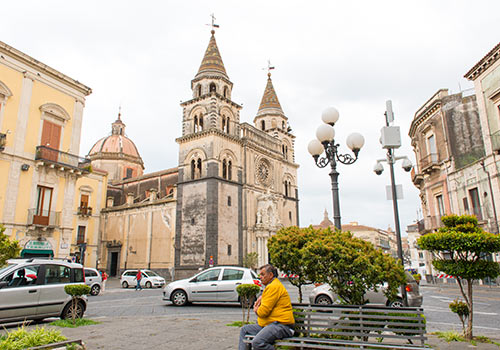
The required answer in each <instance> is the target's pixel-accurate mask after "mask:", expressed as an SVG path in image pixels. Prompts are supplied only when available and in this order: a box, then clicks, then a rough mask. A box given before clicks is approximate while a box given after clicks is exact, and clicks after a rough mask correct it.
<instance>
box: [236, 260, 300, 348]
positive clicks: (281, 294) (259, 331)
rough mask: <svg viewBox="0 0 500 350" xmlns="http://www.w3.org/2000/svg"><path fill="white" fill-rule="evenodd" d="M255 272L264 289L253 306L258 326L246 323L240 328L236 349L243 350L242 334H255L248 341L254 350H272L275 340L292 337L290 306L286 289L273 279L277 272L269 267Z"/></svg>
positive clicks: (275, 278) (243, 338)
mask: <svg viewBox="0 0 500 350" xmlns="http://www.w3.org/2000/svg"><path fill="white" fill-rule="evenodd" d="M259 270H260V280H261V282H262V283H263V284H264V286H266V288H265V289H264V292H263V293H262V295H261V296H260V297H259V298H258V299H257V301H256V302H255V304H254V307H253V310H254V312H255V313H256V314H257V323H258V324H248V325H246V326H244V327H243V328H241V331H240V342H239V347H238V349H239V350H245V349H246V344H245V342H244V340H245V336H246V335H255V338H253V340H252V349H254V350H271V349H274V346H273V344H274V342H275V341H276V340H277V339H283V338H288V337H291V336H292V335H293V326H294V323H295V319H294V318H293V310H292V303H291V302H290V296H289V295H288V292H287V290H286V289H285V287H284V286H283V284H282V283H281V282H280V281H279V280H278V278H277V276H278V270H277V269H276V268H275V267H274V266H272V265H270V264H267V265H264V266H262V267H260V268H259Z"/></svg>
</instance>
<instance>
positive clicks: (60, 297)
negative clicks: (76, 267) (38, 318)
mask: <svg viewBox="0 0 500 350" xmlns="http://www.w3.org/2000/svg"><path fill="white" fill-rule="evenodd" d="M43 267H44V274H43V285H41V286H40V300H39V306H38V314H39V315H59V314H60V313H61V312H62V309H63V307H64V304H65V303H66V301H67V300H69V299H70V296H69V295H68V294H66V292H65V291H64V286H65V285H66V284H68V283H71V268H70V267H69V266H66V265H58V264H45V265H44V266H43Z"/></svg>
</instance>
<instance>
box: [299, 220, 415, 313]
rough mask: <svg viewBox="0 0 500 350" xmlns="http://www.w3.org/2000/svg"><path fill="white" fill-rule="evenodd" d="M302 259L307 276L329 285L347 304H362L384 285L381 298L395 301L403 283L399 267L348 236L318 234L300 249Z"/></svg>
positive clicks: (373, 248) (403, 278) (361, 241)
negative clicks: (383, 295)
mask: <svg viewBox="0 0 500 350" xmlns="http://www.w3.org/2000/svg"><path fill="white" fill-rule="evenodd" d="M302 256H303V257H304V261H303V263H304V267H305V272H306V275H307V276H308V277H309V278H311V280H313V281H315V282H323V283H328V284H329V285H330V287H331V289H332V291H333V292H334V293H335V294H337V296H338V297H339V298H340V300H341V301H342V302H343V303H346V304H353V305H362V304H365V303H366V302H368V300H366V299H365V294H366V292H367V291H368V290H370V289H373V290H378V288H380V286H381V285H382V284H383V283H387V287H386V288H384V291H383V292H384V294H385V295H386V297H387V298H388V299H389V300H394V299H396V297H397V293H398V288H399V286H400V285H401V284H403V283H405V281H406V277H405V274H404V269H403V266H402V265H400V264H399V263H398V262H397V261H396V260H395V259H394V258H392V257H391V256H389V255H387V254H384V253H383V252H382V251H381V250H378V249H376V248H375V247H374V246H373V244H371V243H370V242H366V241H364V240H362V239H359V238H355V237H353V235H352V234H351V232H341V231H339V230H336V231H332V230H330V228H327V229H324V230H319V231H318V232H317V235H316V237H315V238H314V239H312V240H311V241H309V242H308V243H307V244H306V245H305V246H304V248H302Z"/></svg>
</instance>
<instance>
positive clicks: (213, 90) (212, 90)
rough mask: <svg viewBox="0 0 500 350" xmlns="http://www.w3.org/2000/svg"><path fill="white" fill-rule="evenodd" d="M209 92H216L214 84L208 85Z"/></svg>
mask: <svg viewBox="0 0 500 350" xmlns="http://www.w3.org/2000/svg"><path fill="white" fill-rule="evenodd" d="M210 92H217V87H216V86H215V83H210Z"/></svg>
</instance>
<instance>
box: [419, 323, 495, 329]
mask: <svg viewBox="0 0 500 350" xmlns="http://www.w3.org/2000/svg"><path fill="white" fill-rule="evenodd" d="M427 324H442V325H445V326H459V327H462V325H461V324H458V323H447V322H427ZM474 328H482V329H488V330H492V331H500V328H493V327H483V326H476V325H474Z"/></svg>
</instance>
